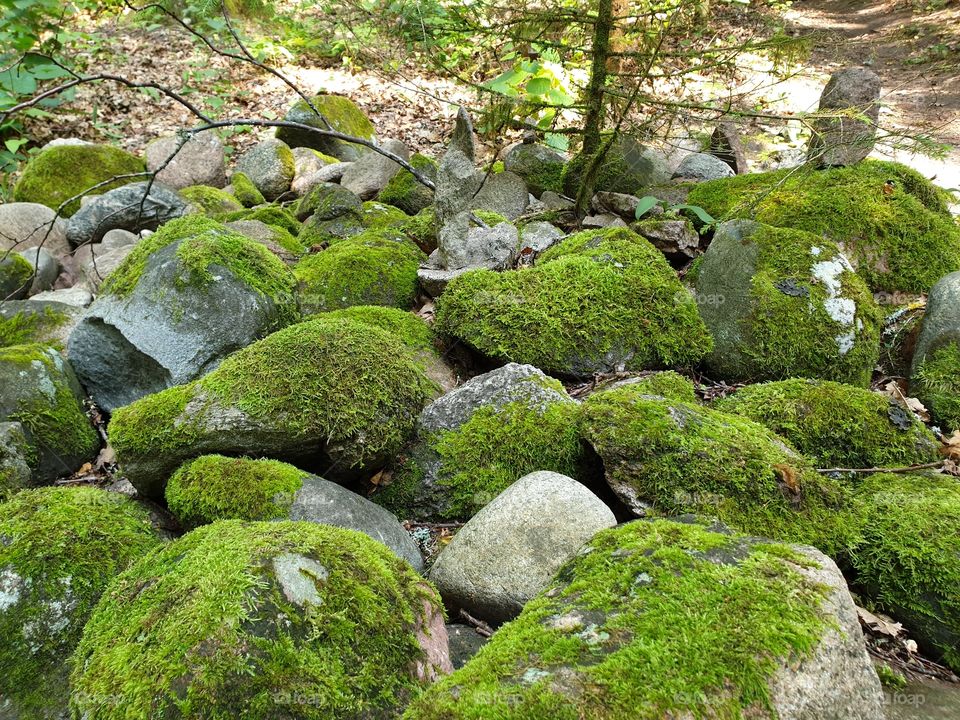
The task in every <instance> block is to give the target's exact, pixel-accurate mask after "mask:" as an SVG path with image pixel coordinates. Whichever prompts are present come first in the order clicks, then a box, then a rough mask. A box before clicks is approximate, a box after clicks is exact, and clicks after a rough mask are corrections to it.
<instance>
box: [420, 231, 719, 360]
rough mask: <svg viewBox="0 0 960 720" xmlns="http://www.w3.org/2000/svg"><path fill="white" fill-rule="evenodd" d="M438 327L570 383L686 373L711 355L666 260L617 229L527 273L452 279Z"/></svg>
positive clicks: (595, 234)
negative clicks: (664, 371) (598, 375)
mask: <svg viewBox="0 0 960 720" xmlns="http://www.w3.org/2000/svg"><path fill="white" fill-rule="evenodd" d="M436 328H437V330H438V332H442V333H446V334H448V335H452V336H454V337H457V338H459V339H461V340H464V341H466V342H467V343H468V344H470V345H471V346H473V347H474V348H475V349H477V350H478V351H480V352H482V353H484V354H485V355H488V356H489V357H491V358H495V359H498V360H510V361H514V362H522V363H529V364H531V365H534V366H536V367H538V368H540V369H541V370H543V371H544V372H549V373H558V374H562V375H568V376H570V375H583V374H586V375H590V374H592V373H593V372H596V371H600V370H602V369H628V370H643V369H649V368H655V367H664V366H674V365H684V364H687V363H693V362H696V361H697V360H699V359H700V358H701V357H703V355H704V354H706V353H707V352H708V351H709V349H710V347H711V340H710V337H709V335H708V334H707V330H706V327H705V326H704V325H703V321H702V320H701V319H700V316H699V314H698V312H697V307H696V304H695V303H694V301H693V298H692V297H691V296H690V295H689V293H687V292H686V291H685V290H684V289H683V287H682V286H681V285H680V283H679V281H678V280H677V277H676V275H675V274H674V272H673V270H671V268H670V266H669V265H668V264H667V262H666V260H665V259H664V257H663V255H662V254H661V253H660V252H659V251H658V250H657V249H656V248H654V247H653V246H652V245H651V244H650V243H649V242H647V241H646V240H644V239H643V238H641V237H639V236H638V235H636V234H635V233H633V232H631V231H629V230H626V229H619V228H618V229H612V230H610V229H605V230H595V231H588V232H583V233H578V234H576V235H573V236H571V237H570V238H568V239H566V240H564V241H563V242H561V243H560V244H559V245H557V246H555V247H553V248H551V249H550V250H549V251H547V252H546V253H544V255H543V256H542V257H541V259H540V260H538V262H537V264H536V266H534V267H533V268H530V269H522V270H517V271H511V272H503V273H496V272H491V271H489V270H479V271H471V272H468V273H465V274H463V275H461V276H459V277H457V278H455V279H454V280H453V281H452V282H451V283H450V284H449V285H448V286H447V289H446V290H445V292H444V293H443V295H442V296H441V297H440V299H439V300H438V302H437V324H436ZM611 356H613V357H615V358H620V357H622V358H623V360H622V361H621V360H611ZM611 365H615V366H617V367H615V368H614V367H610V366H611ZM620 365H622V367H620Z"/></svg>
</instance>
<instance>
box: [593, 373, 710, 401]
mask: <svg viewBox="0 0 960 720" xmlns="http://www.w3.org/2000/svg"><path fill="white" fill-rule="evenodd" d="M618 387H631V388H633V392H637V393H640V394H642V395H657V396H659V397H662V398H666V399H668V400H681V401H683V402H688V403H696V402H698V398H697V391H696V387H695V386H694V384H693V381H692V380H690V378H687V377H684V376H683V375H681V374H680V373H678V372H674V371H673V370H663V371H662V372H652V373H644V374H643V375H638V376H637V377H632V378H627V379H626V380H616V381H614V382H612V383H608V384H606V385H600V386H599V387H598V388H597V389H598V390H614V389H616V388H618Z"/></svg>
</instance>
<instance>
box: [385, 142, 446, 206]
mask: <svg viewBox="0 0 960 720" xmlns="http://www.w3.org/2000/svg"><path fill="white" fill-rule="evenodd" d="M410 164H411V165H412V166H413V167H414V168H415V169H416V170H418V171H420V172H421V173H423V174H424V175H426V176H427V177H429V178H430V179H431V180H436V177H437V161H436V160H433V159H432V158H428V157H427V156H426V155H421V154H420V153H414V155H413V157H411V158H410ZM377 200H379V201H380V202H382V203H387V204H388V205H393V206H395V207H398V208H400V209H401V210H403V211H404V212H405V213H407V214H409V215H416V214H417V213H418V212H420V211H421V210H423V209H424V208H427V207H430V205H431V204H432V203H433V191H432V190H430V189H429V188H427V187H425V186H424V185H421V184H420V182H419V181H418V180H417V179H416V178H415V177H414V176H413V174H412V173H411V172H410V171H409V170H401V171H400V172H398V173H397V174H396V175H394V176H393V177H392V178H390V182H388V183H387V184H386V186H385V187H384V188H383V190H381V191H380V193H379V194H378V195H377Z"/></svg>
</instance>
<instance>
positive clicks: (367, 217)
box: [360, 200, 410, 230]
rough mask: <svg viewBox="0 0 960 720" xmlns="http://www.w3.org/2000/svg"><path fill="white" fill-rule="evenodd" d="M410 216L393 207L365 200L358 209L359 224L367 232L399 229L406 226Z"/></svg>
mask: <svg viewBox="0 0 960 720" xmlns="http://www.w3.org/2000/svg"><path fill="white" fill-rule="evenodd" d="M409 219H410V216H409V215H407V214H406V213H405V212H404V211H403V210H401V209H400V208H398V207H394V206H393V205H387V204H386V203H382V202H377V201H376V200H367V201H366V202H365V203H364V204H363V207H362V208H360V222H362V223H363V226H364V227H365V228H367V229H368V230H385V229H387V228H394V229H399V228H401V227H403V226H404V225H406V224H407V221H408V220H409Z"/></svg>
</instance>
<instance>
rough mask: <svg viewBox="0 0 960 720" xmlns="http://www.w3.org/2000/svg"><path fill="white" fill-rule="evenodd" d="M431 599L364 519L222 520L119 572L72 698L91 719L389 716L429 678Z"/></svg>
mask: <svg viewBox="0 0 960 720" xmlns="http://www.w3.org/2000/svg"><path fill="white" fill-rule="evenodd" d="M297 561H299V563H300V565H299V567H298V566H296V565H295V566H294V567H293V568H288V567H287V565H286V564H285V563H290V562H297ZM291 572H293V573H294V577H291V576H290V573H291ZM425 604H426V607H429V608H439V607H440V600H439V598H438V597H437V595H436V592H435V591H434V590H433V589H432V588H431V587H430V586H429V585H428V584H427V583H426V582H425V581H424V580H423V579H422V578H421V577H419V576H418V575H417V574H416V573H415V572H414V571H413V569H412V568H410V566H409V565H408V564H407V563H405V562H404V561H403V560H401V559H399V558H398V557H396V556H395V555H394V554H393V553H392V552H391V551H390V550H389V549H388V548H386V547H385V546H383V545H381V544H380V543H378V542H376V541H374V540H371V539H370V538H368V537H367V536H365V535H362V534H361V533H358V532H354V531H352V530H344V529H340V528H333V527H329V526H325V525H318V524H315V523H306V522H300V523H295V522H257V523H246V522H242V521H235V520H224V521H220V522H216V523H213V524H212V525H206V526H203V527H201V528H198V529H197V530H194V531H193V532H190V533H188V534H187V535H185V536H184V537H182V538H180V539H178V540H176V541H174V542H172V543H170V544H169V545H167V546H166V547H164V548H162V549H160V550H159V551H157V552H154V553H152V554H150V555H148V556H147V557H145V558H143V560H141V561H140V562H139V563H137V564H136V565H134V566H132V567H131V568H130V569H129V570H128V571H127V572H125V573H123V574H122V575H120V576H119V577H118V578H116V580H115V581H114V582H113V583H112V584H111V585H110V587H109V589H108V591H107V593H106V594H105V595H104V598H103V600H102V601H101V602H100V604H99V605H98V606H97V608H96V610H95V611H94V613H93V615H92V616H91V618H90V621H89V622H88V623H87V626H86V628H85V630H84V634H83V638H82V640H81V641H80V644H79V646H78V647H77V651H76V655H75V661H74V668H75V670H74V672H73V674H72V677H71V685H72V687H73V695H72V697H71V710H72V712H73V715H74V717H80V716H84V717H87V718H89V719H90V720H120V719H121V718H124V719H126V720H134V719H136V720H148V718H153V717H156V716H157V715H158V714H159V715H161V716H164V717H174V716H176V717H198V718H199V717H208V718H226V717H244V718H249V720H267V719H272V718H278V717H288V716H289V717H297V718H303V720H328V719H329V718H334V717H343V718H347V717H356V718H360V717H388V716H390V713H391V712H395V710H396V708H397V707H398V706H402V705H404V704H405V703H406V702H407V701H408V700H409V699H410V698H411V697H412V696H414V695H415V694H417V693H418V692H419V691H420V689H421V687H422V685H421V682H422V681H419V680H417V679H416V672H415V666H416V663H417V662H422V661H423V660H424V655H423V651H422V650H421V649H420V646H419V643H418V642H417V638H416V634H415V628H416V623H417V621H418V620H419V619H420V618H421V617H422V615H423V614H424V612H425V610H424V607H425ZM132 658H135V659H136V662H131V659H132ZM118 667H122V668H124V672H117V670H116V668H118ZM432 670H433V668H429V669H428V671H431V672H432ZM104 698H107V700H104Z"/></svg>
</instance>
